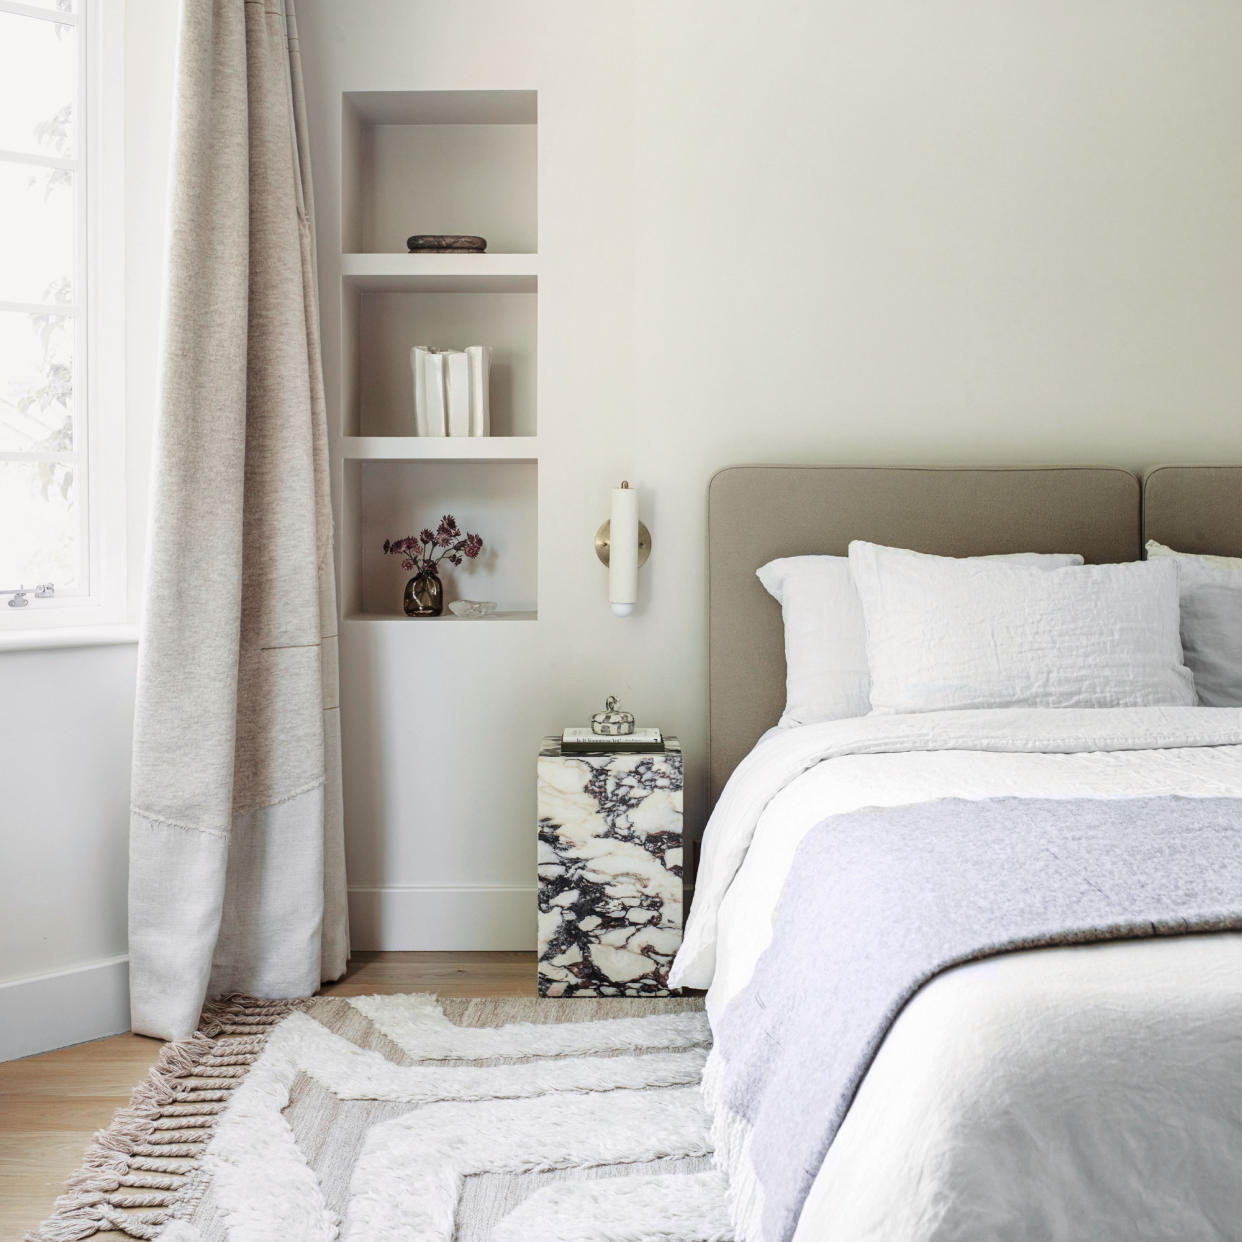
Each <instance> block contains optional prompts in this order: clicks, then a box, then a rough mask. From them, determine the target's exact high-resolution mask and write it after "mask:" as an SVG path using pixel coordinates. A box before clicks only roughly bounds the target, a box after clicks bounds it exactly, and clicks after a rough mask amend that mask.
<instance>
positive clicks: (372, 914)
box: [349, 884, 537, 951]
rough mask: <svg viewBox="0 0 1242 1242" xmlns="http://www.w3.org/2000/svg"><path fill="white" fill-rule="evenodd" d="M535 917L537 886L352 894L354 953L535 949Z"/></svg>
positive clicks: (360, 890)
mask: <svg viewBox="0 0 1242 1242" xmlns="http://www.w3.org/2000/svg"><path fill="white" fill-rule="evenodd" d="M536 914H537V906H536V904H535V886H534V885H533V884H529V885H525V884H522V885H518V884H479V885H469V886H458V885H447V884H419V885H414V886H411V887H402V888H351V889H350V890H349V938H350V943H351V945H352V946H353V948H355V949H364V950H366V949H404V950H417V949H423V950H427V949H448V950H463V951H464V950H485V949H533V948H534V947H535V941H536V930H535V928H536Z"/></svg>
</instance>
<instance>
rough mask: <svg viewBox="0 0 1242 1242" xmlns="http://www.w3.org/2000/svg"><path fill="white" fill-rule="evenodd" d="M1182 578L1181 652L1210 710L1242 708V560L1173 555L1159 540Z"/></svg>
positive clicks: (1153, 553)
mask: <svg viewBox="0 0 1242 1242" xmlns="http://www.w3.org/2000/svg"><path fill="white" fill-rule="evenodd" d="M1147 555H1148V556H1149V557H1167V558H1170V559H1171V560H1172V561H1173V563H1174V564H1175V565H1176V566H1177V568H1178V572H1179V574H1180V576H1181V598H1182V647H1183V649H1184V650H1185V653H1186V663H1187V664H1188V665H1189V666H1190V671H1191V672H1192V673H1193V674H1194V676H1195V689H1196V690H1197V691H1198V694H1199V702H1200V703H1202V704H1203V705H1204V706H1205V707H1242V557H1237V556H1195V555H1194V554H1192V553H1190V552H1174V551H1173V549H1172V548H1166V547H1165V546H1164V544H1162V543H1157V542H1156V541H1155V540H1154V539H1149V540H1148V541H1147Z"/></svg>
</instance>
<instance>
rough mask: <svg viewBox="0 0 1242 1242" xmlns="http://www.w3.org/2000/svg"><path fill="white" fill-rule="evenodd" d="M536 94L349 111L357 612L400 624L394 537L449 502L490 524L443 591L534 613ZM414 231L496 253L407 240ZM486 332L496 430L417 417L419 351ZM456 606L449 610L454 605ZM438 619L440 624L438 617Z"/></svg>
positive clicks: (350, 494) (347, 430) (347, 308)
mask: <svg viewBox="0 0 1242 1242" xmlns="http://www.w3.org/2000/svg"><path fill="white" fill-rule="evenodd" d="M537 133H538V131H537V103H536V93H535V92H534V91H354V92H347V93H345V94H344V95H343V96H342V107H341V167H342V186H341V251H340V271H339V276H340V285H339V288H340V297H341V332H342V338H341V347H342V348H341V360H342V367H341V377H340V378H341V390H340V410H341V420H340V426H341V433H342V434H341V437H340V440H339V441H338V448H339V451H340V458H341V469H342V476H341V477H342V483H343V487H342V506H341V518H342V520H341V530H340V532H339V537H340V540H341V546H342V557H341V566H342V583H341V585H342V601H341V604H342V611H343V613H344V615H345V617H346V619H347V620H357V619H366V620H384V619H388V618H392V619H394V620H395V619H398V618H400V619H402V620H404V617H403V614H402V612H401V590H402V588H403V586H404V583H405V580H406V578H407V577H408V576H409V575H408V573H405V572H404V571H402V570H401V568H400V564H399V562H398V561H397V560H396V559H395V558H392V557H385V556H384V555H383V553H382V551H381V548H382V545H383V541H384V540H385V539H390V538H394V537H397V536H400V535H405V534H413V533H415V532H417V531H418V530H419V529H420V528H421V527H423V526H434V525H435V523H436V522H437V521H438V520H439V517H440V515H441V514H442V513H446V512H447V513H452V514H453V515H454V516H455V517H456V518H457V520H458V521H459V523H461V525H462V526H463V527H465V528H468V529H470V530H477V531H478V532H479V533H480V534H481V535H483V537H484V540H485V542H486V547H487V551H486V552H485V553H484V556H483V557H482V558H481V560H480V561H479V562H478V563H476V564H474V565H472V566H470V567H469V568H467V567H465V566H463V568H462V569H461V570H453V569H451V568H450V569H448V570H447V571H446V574H445V581H446V598H447V599H455V598H471V599H494V600H496V601H498V603H499V611H498V613H497V616H496V618H495V619H500V620H526V619H533V618H534V617H535V615H536V600H535V594H536V569H537V565H536V556H537V543H538V540H537V516H538V452H537V446H538V439H537V434H538V391H537V373H538V366H537V359H538V339H537V332H538V290H539V270H538V254H537V251H538V216H537ZM411 233H470V234H478V235H480V236H483V237H486V238H487V242H488V250H487V252H486V253H485V254H482V255H476V254H409V253H407V251H406V238H407V237H408V236H409V235H410V234H411ZM416 344H418V345H431V346H434V347H436V348H440V349H459V348H462V347H464V346H466V345H490V346H492V375H491V390H490V398H491V428H492V434H491V435H490V436H488V437H485V438H478V439H458V438H449V439H445V438H425V439H420V438H418V437H416V436H415V435H414V434H413V431H414V399H413V383H412V377H411V373H410V349H411V347H412V346H413V345H416ZM444 619H445V620H452V619H453V618H451V617H450V615H449V614H448V613H447V611H446V614H445V618H444ZM425 624H432V625H434V624H435V623H434V622H427V623H425Z"/></svg>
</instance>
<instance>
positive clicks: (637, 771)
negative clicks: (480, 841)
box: [538, 737, 682, 996]
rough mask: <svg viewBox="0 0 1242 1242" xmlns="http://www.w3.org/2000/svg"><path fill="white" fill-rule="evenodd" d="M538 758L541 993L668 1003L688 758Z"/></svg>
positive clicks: (667, 742)
mask: <svg viewBox="0 0 1242 1242" xmlns="http://www.w3.org/2000/svg"><path fill="white" fill-rule="evenodd" d="M664 747H665V748H664V750H663V751H648V752H630V753H621V752H607V753H600V754H577V753H575V754H562V752H561V740H560V738H559V737H549V738H544V740H543V745H542V747H541V748H540V751H539V764H538V801H539V995H540V996H668V995H669V987H668V972H669V968H670V967H671V966H672V964H673V957H674V956H675V955H676V953H677V950H678V948H679V947H680V945H681V906H682V893H681V876H682V862H681V859H682V838H681V833H682V825H681V809H682V806H681V795H682V757H681V744H680V743H679V742H678V741H677V739H676V738H674V737H667V738H665V739H664Z"/></svg>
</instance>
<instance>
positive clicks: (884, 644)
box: [850, 541, 1196, 714]
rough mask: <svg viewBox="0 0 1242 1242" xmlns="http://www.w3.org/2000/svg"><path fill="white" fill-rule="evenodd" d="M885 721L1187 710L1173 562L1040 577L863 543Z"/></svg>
mask: <svg viewBox="0 0 1242 1242" xmlns="http://www.w3.org/2000/svg"><path fill="white" fill-rule="evenodd" d="M850 570H851V572H852V573H853V575H854V585H855V586H856V587H857V589H858V594H859V597H860V599H861V600H862V606H863V616H864V618H865V621H866V627H867V656H868V661H869V664H870V668H871V710H872V712H874V713H877V714H887V713H894V712H923V711H942V710H950V709H956V708H986V707H1155V706H1167V707H1189V706H1193V705H1194V704H1195V702H1196V698H1195V688H1194V681H1193V679H1192V677H1191V674H1190V670H1189V669H1188V668H1187V667H1186V665H1185V663H1184V662H1183V659H1182V642H1181V636H1180V634H1179V627H1178V622H1179V611H1180V610H1179V604H1178V577H1177V567H1176V566H1175V565H1174V564H1173V563H1172V562H1171V561H1133V562H1130V563H1128V564H1123V565H1081V566H1074V567H1067V568H1062V569H1051V570H1036V569H1033V568H1031V567H1030V566H1026V565H998V564H995V563H989V562H986V561H982V560H967V561H953V560H949V559H947V558H944V557H923V556H911V555H910V553H908V552H903V551H900V550H896V549H892V548H885V547H881V546H880V545H878V544H873V543H863V542H861V541H855V542H854V543H851V544H850Z"/></svg>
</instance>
